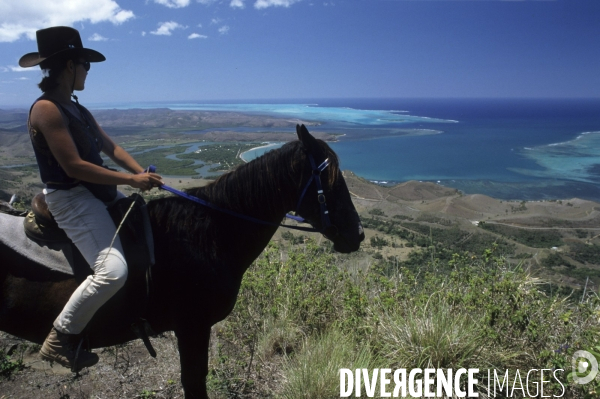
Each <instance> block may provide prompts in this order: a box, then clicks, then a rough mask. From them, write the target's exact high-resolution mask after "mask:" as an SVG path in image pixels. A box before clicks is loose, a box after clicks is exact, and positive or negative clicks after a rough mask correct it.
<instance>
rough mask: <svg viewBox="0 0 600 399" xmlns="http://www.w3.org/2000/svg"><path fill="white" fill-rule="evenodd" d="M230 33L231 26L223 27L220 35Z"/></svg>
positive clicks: (220, 29)
mask: <svg viewBox="0 0 600 399" xmlns="http://www.w3.org/2000/svg"><path fill="white" fill-rule="evenodd" d="M228 32H229V26H227V25H223V26H221V27H220V28H219V33H220V34H222V35H225V34H227V33H228Z"/></svg>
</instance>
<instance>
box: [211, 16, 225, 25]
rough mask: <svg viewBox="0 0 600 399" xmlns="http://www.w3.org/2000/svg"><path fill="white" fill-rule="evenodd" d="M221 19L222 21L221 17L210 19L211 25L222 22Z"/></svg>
mask: <svg viewBox="0 0 600 399" xmlns="http://www.w3.org/2000/svg"><path fill="white" fill-rule="evenodd" d="M221 21H222V19H221V18H213V19H212V20H211V21H210V24H211V25H216V24H218V23H220V22H221Z"/></svg>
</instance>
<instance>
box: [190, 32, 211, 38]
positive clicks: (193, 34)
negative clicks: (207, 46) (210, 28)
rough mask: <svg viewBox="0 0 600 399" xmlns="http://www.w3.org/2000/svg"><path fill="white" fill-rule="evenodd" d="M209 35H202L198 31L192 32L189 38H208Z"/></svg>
mask: <svg viewBox="0 0 600 399" xmlns="http://www.w3.org/2000/svg"><path fill="white" fill-rule="evenodd" d="M207 38H208V36H206V35H200V34H198V33H192V34H191V35H189V36H188V39H207Z"/></svg>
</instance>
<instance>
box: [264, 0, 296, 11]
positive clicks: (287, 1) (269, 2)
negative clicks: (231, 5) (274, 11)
mask: <svg viewBox="0 0 600 399" xmlns="http://www.w3.org/2000/svg"><path fill="white" fill-rule="evenodd" d="M299 1H300V0H256V3H254V8H256V9H258V10H260V9H261V8H267V7H289V6H291V5H292V4H294V3H297V2H299Z"/></svg>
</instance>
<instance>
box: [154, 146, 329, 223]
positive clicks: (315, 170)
mask: <svg viewBox="0 0 600 399" xmlns="http://www.w3.org/2000/svg"><path fill="white" fill-rule="evenodd" d="M308 159H309V160H310V166H311V168H312V175H311V177H310V179H309V180H308V182H307V183H306V186H304V190H302V194H301V195H300V199H299V200H298V205H297V206H296V213H297V212H298V210H299V209H300V204H302V200H303V199H304V196H305V194H306V192H307V191H308V187H309V186H310V185H311V184H312V182H313V181H314V182H315V184H316V185H317V200H318V201H319V206H320V209H321V221H322V223H323V228H322V229H321V230H317V229H315V228H312V227H302V226H290V225H285V224H279V223H272V222H267V221H265V220H261V219H257V218H254V217H252V216H247V215H243V214H241V213H238V212H234V211H232V210H229V209H225V208H221V207H220V206H218V205H215V204H213V203H210V202H208V201H205V200H203V199H201V198H198V197H194V196H193V195H189V194H188V193H184V192H183V191H179V190H177V189H175V188H173V187H169V186H167V185H166V184H163V185H162V186H159V188H160V189H163V190H165V191H168V192H170V193H173V194H175V195H178V196H180V197H183V198H185V199H188V200H190V201H193V202H195V203H197V204H200V205H203V206H206V207H207V208H211V209H214V210H216V211H219V212H222V213H226V214H228V215H231V216H235V217H237V218H240V219H244V220H247V221H250V222H254V223H259V224H265V225H269V226H278V227H286V228H288V229H294V230H300V231H309V232H318V233H323V232H325V230H327V229H328V228H330V227H333V225H332V224H331V221H330V219H329V211H328V210H327V203H326V202H325V195H324V194H323V186H322V184H321V172H323V171H324V170H325V168H327V166H329V159H326V160H324V161H323V163H321V165H319V166H316V164H315V160H314V158H313V156H312V155H311V154H309V155H308ZM146 171H147V172H150V173H155V172H156V167H155V166H154V165H150V166H149V167H148V169H146ZM285 216H286V217H287V218H290V219H293V220H295V221H297V222H299V223H306V220H305V219H304V218H302V217H300V216H294V215H290V214H289V213H288V214H286V215H285Z"/></svg>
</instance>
